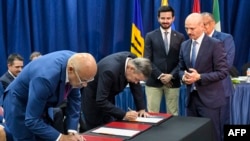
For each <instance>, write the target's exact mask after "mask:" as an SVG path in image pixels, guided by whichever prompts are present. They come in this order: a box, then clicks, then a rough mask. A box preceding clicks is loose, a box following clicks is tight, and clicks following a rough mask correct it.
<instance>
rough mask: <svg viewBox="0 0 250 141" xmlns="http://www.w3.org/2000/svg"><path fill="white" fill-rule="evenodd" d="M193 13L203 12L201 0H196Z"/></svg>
mask: <svg viewBox="0 0 250 141" xmlns="http://www.w3.org/2000/svg"><path fill="white" fill-rule="evenodd" d="M192 12H193V13H200V12H201V7H200V0H194V4H193V11H192Z"/></svg>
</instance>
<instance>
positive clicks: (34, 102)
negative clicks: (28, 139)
mask: <svg viewBox="0 0 250 141" xmlns="http://www.w3.org/2000/svg"><path fill="white" fill-rule="evenodd" d="M73 54H75V52H71V51H57V52H54V53H50V54H47V55H44V56H42V57H40V58H39V59H36V60H34V61H32V62H30V63H29V64H28V65H26V66H25V67H24V69H23V70H22V71H21V73H20V74H19V75H18V77H17V78H16V79H15V80H14V81H13V82H12V83H10V85H9V86H8V87H7V89H6V91H5V92H7V95H6V96H5V99H4V110H5V117H6V123H7V126H8V127H9V129H10V131H11V133H13V135H16V136H23V135H25V134H27V133H28V132H27V130H25V129H26V128H25V129H24V127H27V128H28V129H29V130H30V131H32V132H33V133H34V134H36V135H38V136H39V137H40V138H42V139H43V140H56V139H57V137H58V136H59V132H58V131H56V130H55V129H54V128H53V127H52V126H49V125H48V124H46V123H45V120H46V119H45V118H44V117H45V116H46V115H47V111H48V109H49V108H50V107H56V106H57V105H58V104H59V103H61V102H62V101H63V96H64V88H65V82H66V65H67V61H68V59H69V58H70V57H71V56H72V55H73ZM80 96H81V95H80V92H79V89H72V90H71V92H70V94H69V95H68V106H67V108H68V109H67V120H66V121H67V129H73V130H77V126H78V121H79V112H80V106H81V104H80V103H81V97H80Z"/></svg>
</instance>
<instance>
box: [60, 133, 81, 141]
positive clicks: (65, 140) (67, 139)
mask: <svg viewBox="0 0 250 141" xmlns="http://www.w3.org/2000/svg"><path fill="white" fill-rule="evenodd" d="M59 141H86V139H85V138H84V137H83V136H82V135H79V134H75V133H69V134H68V135H62V136H61V138H60V140H59Z"/></svg>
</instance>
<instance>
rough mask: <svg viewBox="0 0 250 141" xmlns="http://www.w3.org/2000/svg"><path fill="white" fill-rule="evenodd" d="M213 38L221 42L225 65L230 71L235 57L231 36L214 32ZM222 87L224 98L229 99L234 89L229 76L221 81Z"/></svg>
mask: <svg viewBox="0 0 250 141" xmlns="http://www.w3.org/2000/svg"><path fill="white" fill-rule="evenodd" d="M212 37H213V38H216V39H218V40H220V41H222V42H223V45H224V48H225V51H226V54H227V55H226V56H227V64H228V66H229V68H230V69H231V68H232V67H233V63H234V55H235V44H234V40H233V37H232V35H230V34H227V33H224V32H218V31H216V30H215V31H214V33H213V35H212ZM223 85H224V88H225V91H226V92H225V94H226V97H230V96H231V95H232V94H233V93H234V88H233V83H232V81H231V77H230V75H228V76H227V77H226V78H225V79H224V80H223Z"/></svg>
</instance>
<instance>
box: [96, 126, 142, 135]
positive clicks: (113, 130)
mask: <svg viewBox="0 0 250 141" xmlns="http://www.w3.org/2000/svg"><path fill="white" fill-rule="evenodd" d="M92 132H93V133H100V134H108V135H119V136H128V137H132V136H134V135H136V134H138V133H139V132H140V131H138V130H128V129H117V128H109V127H100V128H98V129H96V130H93V131H92Z"/></svg>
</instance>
